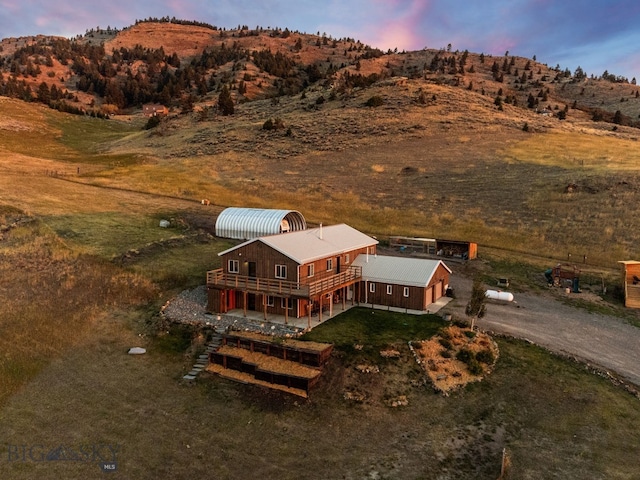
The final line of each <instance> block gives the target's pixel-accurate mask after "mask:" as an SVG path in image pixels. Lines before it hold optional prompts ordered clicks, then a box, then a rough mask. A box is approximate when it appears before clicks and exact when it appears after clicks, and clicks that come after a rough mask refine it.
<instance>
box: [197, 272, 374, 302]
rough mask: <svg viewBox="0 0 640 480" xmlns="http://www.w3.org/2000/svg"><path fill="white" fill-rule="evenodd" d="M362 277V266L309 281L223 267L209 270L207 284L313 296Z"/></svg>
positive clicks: (279, 294) (252, 290) (307, 296)
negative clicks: (247, 273) (295, 280)
mask: <svg viewBox="0 0 640 480" xmlns="http://www.w3.org/2000/svg"><path fill="white" fill-rule="evenodd" d="M361 279H362V268H360V267H349V268H347V269H346V270H344V271H342V272H340V273H337V274H334V275H328V276H325V277H321V278H318V279H317V280H314V281H312V282H309V283H299V282H290V281H287V280H279V279H274V278H258V277H248V276H246V275H238V274H234V273H226V272H225V271H224V270H223V269H222V268H218V269H216V270H211V271H209V272H207V286H208V287H218V288H232V289H236V290H241V291H244V292H251V293H263V294H266V295H276V296H289V297H298V298H312V297H315V296H317V295H322V294H324V293H328V292H332V291H334V290H337V289H339V288H342V287H346V286H348V285H351V284H353V283H355V282H357V281H360V280H361Z"/></svg>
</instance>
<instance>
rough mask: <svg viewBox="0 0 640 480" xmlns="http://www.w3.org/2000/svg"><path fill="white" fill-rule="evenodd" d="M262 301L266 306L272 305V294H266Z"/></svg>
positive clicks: (273, 303)
mask: <svg viewBox="0 0 640 480" xmlns="http://www.w3.org/2000/svg"><path fill="white" fill-rule="evenodd" d="M264 301H265V305H266V306H267V307H273V306H274V305H275V304H276V302H275V300H274V299H273V295H267V296H266V298H265V299H264Z"/></svg>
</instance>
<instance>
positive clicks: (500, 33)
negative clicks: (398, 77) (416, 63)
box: [0, 0, 640, 81]
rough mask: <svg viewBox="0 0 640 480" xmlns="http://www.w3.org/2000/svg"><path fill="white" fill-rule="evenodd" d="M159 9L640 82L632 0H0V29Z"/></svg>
mask: <svg viewBox="0 0 640 480" xmlns="http://www.w3.org/2000/svg"><path fill="white" fill-rule="evenodd" d="M164 16H169V17H174V16H175V17H176V18H180V19H184V20H198V21H202V22H207V23H210V24H213V25H216V26H218V27H227V28H234V27H236V26H238V25H248V26H249V27H251V28H254V27H256V26H261V27H280V28H285V27H287V28H289V29H290V30H299V31H302V32H306V33H317V32H320V33H326V34H327V35H330V36H332V37H336V38H340V37H352V38H355V39H357V40H361V41H362V42H364V43H366V44H369V45H371V46H374V47H378V48H380V49H382V50H385V51H386V50H387V49H389V48H390V49H395V48H397V49H398V50H399V51H402V50H419V49H422V48H424V47H429V48H442V47H446V46H447V45H448V44H451V45H452V47H453V49H454V50H465V49H466V50H469V51H470V52H475V53H485V54H495V55H503V54H504V53H505V52H506V51H509V53H510V54H511V55H519V56H525V57H533V56H534V55H535V56H536V58H537V60H538V61H540V62H543V63H547V64H548V65H550V66H555V65H557V64H559V65H560V67H561V68H563V69H564V68H569V70H571V71H572V72H573V71H575V69H576V68H577V67H578V66H580V67H582V69H583V70H584V71H585V72H587V74H588V75H591V74H594V75H601V74H602V73H603V72H604V71H605V70H607V71H608V72H609V73H613V74H615V75H621V76H625V77H627V78H628V79H629V80H631V79H632V78H633V77H636V78H637V79H638V81H640V1H638V0H109V1H105V0H100V1H95V0H83V1H74V0H68V1H66V2H52V1H51V0H0V37H2V38H7V37H18V36H25V35H35V34H46V35H61V36H65V37H73V36H75V35H77V34H83V33H85V31H86V30H87V29H91V28H95V27H98V26H100V27H102V28H106V27H107V26H111V27H117V28H123V27H126V26H129V25H132V24H133V23H134V22H135V20H136V19H144V18H148V17H164Z"/></svg>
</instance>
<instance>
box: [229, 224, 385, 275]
mask: <svg viewBox="0 0 640 480" xmlns="http://www.w3.org/2000/svg"><path fill="white" fill-rule="evenodd" d="M255 241H260V242H262V243H264V244H265V245H268V246H269V247H271V248H273V249H274V250H277V251H278V252H280V253H282V254H283V255H286V256H287V257H289V258H291V259H292V260H294V261H295V262H297V263H298V264H299V265H303V264H305V263H309V262H312V261H314V260H318V259H321V258H326V257H331V256H333V255H339V254H342V253H345V252H350V251H352V250H356V249H359V248H365V247H372V246H374V245H377V244H378V241H377V240H376V239H375V238H371V237H370V236H368V235H365V234H364V233H362V232H359V231H358V230H356V229H355V228H353V227H350V226H349V225H345V224H344V223H341V224H338V225H330V226H328V227H322V226H320V227H319V228H310V229H308V230H301V231H295V232H289V233H283V234H282V235H270V236H265V237H260V238H256V239H253V240H249V241H247V242H244V243H243V244H241V245H238V246H236V247H233V248H230V249H228V250H225V251H224V252H220V253H219V254H218V255H225V254H226V253H228V252H231V251H232V250H235V249H237V248H240V247H243V246H244V245H247V244H249V243H251V242H255Z"/></svg>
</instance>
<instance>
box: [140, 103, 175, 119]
mask: <svg viewBox="0 0 640 480" xmlns="http://www.w3.org/2000/svg"><path fill="white" fill-rule="evenodd" d="M142 113H143V114H144V116H145V117H164V116H166V115H169V109H168V108H167V107H165V106H164V105H159V104H154V103H148V104H146V105H143V106H142Z"/></svg>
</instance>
